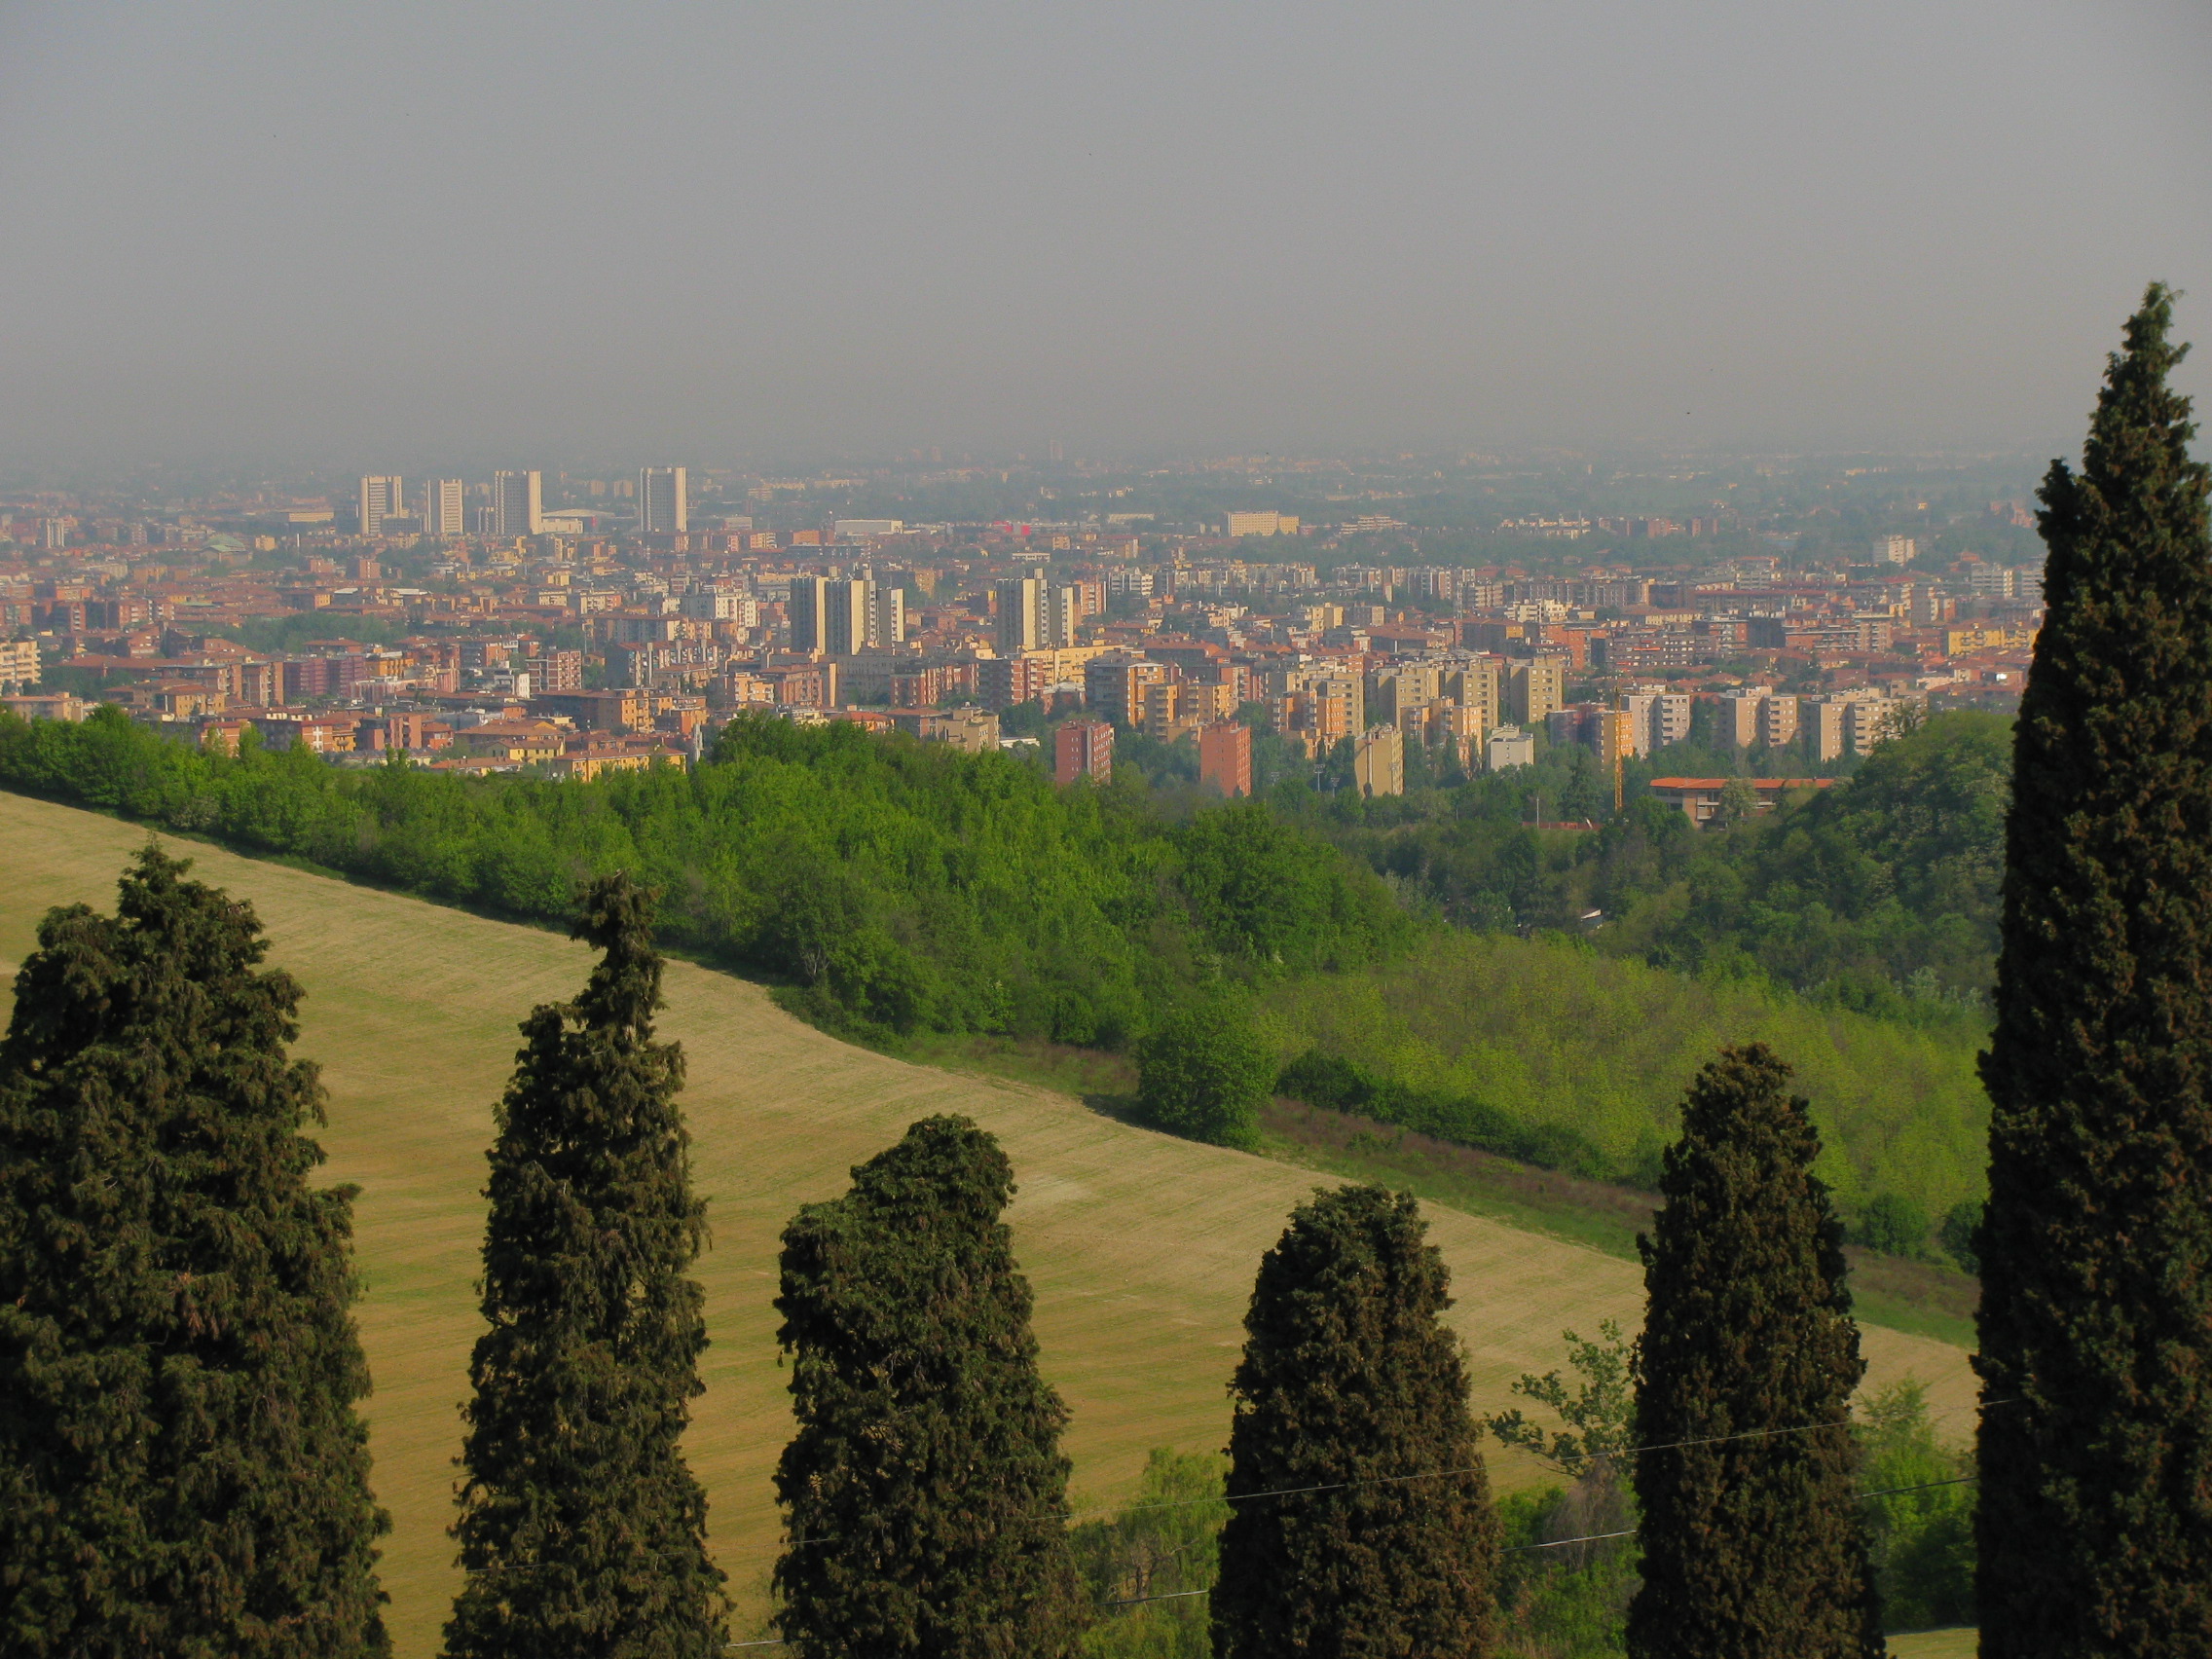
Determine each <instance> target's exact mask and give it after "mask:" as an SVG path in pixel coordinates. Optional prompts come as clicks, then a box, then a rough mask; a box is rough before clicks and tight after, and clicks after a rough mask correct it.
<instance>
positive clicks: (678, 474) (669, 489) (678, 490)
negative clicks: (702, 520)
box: [638, 466, 691, 535]
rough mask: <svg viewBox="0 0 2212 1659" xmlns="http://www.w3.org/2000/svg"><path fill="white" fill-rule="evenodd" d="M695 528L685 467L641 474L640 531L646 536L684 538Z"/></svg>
mask: <svg viewBox="0 0 2212 1659" xmlns="http://www.w3.org/2000/svg"><path fill="white" fill-rule="evenodd" d="M690 528H691V501H690V497H689V491H688V489H687V487H686V485H685V482H684V469H683V468H682V467H681V466H645V467H640V468H639V470H638V529H639V531H640V532H642V533H643V534H644V535H672V534H673V535H681V534H682V533H683V532H684V531H686V530H689V529H690Z"/></svg>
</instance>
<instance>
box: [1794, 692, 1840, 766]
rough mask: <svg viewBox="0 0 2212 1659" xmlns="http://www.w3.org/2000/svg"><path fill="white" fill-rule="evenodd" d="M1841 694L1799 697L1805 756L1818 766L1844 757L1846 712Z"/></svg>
mask: <svg viewBox="0 0 2212 1659" xmlns="http://www.w3.org/2000/svg"><path fill="white" fill-rule="evenodd" d="M1850 706H1851V705H1850V704H1849V703H1847V702H1846V701H1845V700H1844V699H1842V698H1840V697H1800V698H1798V699H1797V730H1798V734H1799V735H1800V736H1802V737H1803V738H1804V740H1805V758H1806V759H1808V760H1810V761H1812V762H1813V764H1814V765H1816V766H1818V765H1822V764H1825V762H1827V761H1830V760H1840V759H1841V758H1843V739H1844V721H1845V718H1846V716H1845V711H1846V710H1847V709H1849V708H1850Z"/></svg>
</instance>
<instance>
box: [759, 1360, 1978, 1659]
mask: <svg viewBox="0 0 2212 1659" xmlns="http://www.w3.org/2000/svg"><path fill="white" fill-rule="evenodd" d="M1991 1404H1993V1405H2010V1404H2012V1402H2011V1401H2009V1400H1997V1401H1992V1402H1991ZM1816 1426H1821V1425H1816ZM1685 1444H1689V1445H1701V1444H1706V1443H1705V1442H1699V1441H1690V1442H1685ZM1402 1478H1404V1479H1407V1480H1418V1479H1420V1478H1421V1477H1419V1476H1418V1475H1408V1476H1404V1477H1402ZM1980 1478H1981V1477H1980V1476H1979V1475H1960V1476H1958V1477H1957V1478H1956V1479H1954V1480H1947V1481H1923V1482H1921V1483H1920V1484H1919V1485H1918V1486H1901V1487H1879V1488H1877V1489H1875V1490H1874V1491H1873V1492H1862V1493H1860V1494H1859V1500H1860V1501H1861V1502H1862V1503H1863V1502H1865V1501H1866V1500H1867V1499H1868V1498H1875V1497H1896V1496H1897V1495H1898V1494H1899V1493H1907V1492H1934V1491H1935V1490H1936V1489H1937V1488H1938V1487H1955V1486H1970V1485H1972V1483H1973V1482H1975V1481H1977V1480H1979V1479H1980ZM1297 1490H1299V1491H1314V1492H1327V1491H1330V1490H1333V1489H1330V1488H1327V1487H1314V1488H1299V1489H1297ZM1251 1495H1252V1496H1254V1497H1259V1496H1262V1495H1265V1494H1263V1493H1252V1494H1251ZM1132 1507H1135V1508H1147V1507H1149V1508H1160V1507H1162V1506H1161V1505H1159V1504H1152V1505H1142V1504H1139V1505H1132ZM1635 1536H1636V1529H1635V1528H1634V1527H1631V1528H1629V1529H1627V1530H1625V1531H1619V1532H1588V1533H1585V1534H1584V1535H1583V1536H1581V1537H1579V1538H1551V1539H1548V1540H1546V1541H1545V1542H1543V1543H1540V1544H1512V1545H1509V1546H1508V1547H1506V1548H1505V1549H1502V1550H1500V1551H1498V1554H1500V1555H1525V1554H1527V1553H1528V1552H1529V1551H1530V1550H1557V1549H1565V1548H1566V1547H1567V1545H1568V1544H1602V1543H1604V1542H1605V1541H1606V1540H1607V1539H1610V1538H1633V1537H1635ZM1212 1594H1213V1588H1212V1586H1210V1585H1209V1586H1207V1587H1206V1588H1205V1589H1203V1590H1176V1591H1172V1592H1170V1593H1169V1594H1167V1595H1165V1596H1128V1597H1124V1598H1123V1599H1122V1600H1120V1601H1114V1602H1108V1603H1107V1604H1106V1605H1108V1606H1109V1607H1142V1606H1146V1605H1148V1604H1151V1603H1154V1602H1187V1601H1189V1600H1190V1599H1191V1598H1192V1597H1193V1596H1210V1595H1212ZM727 1645H729V1646H731V1647H783V1646H787V1645H788V1643H787V1642H786V1641H782V1640H780V1639H779V1640H775V1641H732V1642H730V1643H728V1644H727Z"/></svg>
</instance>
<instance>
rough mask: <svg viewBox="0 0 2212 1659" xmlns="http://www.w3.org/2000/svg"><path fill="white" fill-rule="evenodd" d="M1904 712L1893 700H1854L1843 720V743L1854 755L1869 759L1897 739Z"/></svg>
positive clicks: (1902, 706) (1875, 698)
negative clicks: (1879, 749)
mask: <svg viewBox="0 0 2212 1659" xmlns="http://www.w3.org/2000/svg"><path fill="white" fill-rule="evenodd" d="M1903 708H1904V705H1903V704H1902V702H1901V701H1900V700H1899V699H1897V698H1894V697H1857V698H1853V699H1852V700H1851V702H1850V704H1849V706H1848V707H1847V708H1846V709H1845V710H1844V716H1843V739H1844V742H1845V743H1846V744H1848V745H1849V746H1850V749H1851V753H1852V754H1854V755H1869V754H1871V753H1873V751H1874V750H1875V749H1877V748H1878V747H1880V746H1881V745H1882V744H1883V743H1885V742H1887V741H1888V740H1889V739H1890V738H1892V737H1894V736H1896V735H1897V730H1898V717H1899V715H1900V714H1901V713H1902V712H1903Z"/></svg>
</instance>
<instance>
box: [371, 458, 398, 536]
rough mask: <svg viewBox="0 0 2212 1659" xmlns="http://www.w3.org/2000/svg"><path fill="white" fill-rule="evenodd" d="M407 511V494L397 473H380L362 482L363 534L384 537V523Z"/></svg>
mask: <svg viewBox="0 0 2212 1659" xmlns="http://www.w3.org/2000/svg"><path fill="white" fill-rule="evenodd" d="M406 511H407V492H406V490H405V489H404V488H403V487H402V486H401V484H400V482H399V475H398V474H397V473H380V474H378V475H376V476H373V477H368V476H365V477H363V478H362V480H361V534H362V535H383V534H384V521H385V520H386V519H387V518H398V517H400V516H401V515H402V514H404V513H405V512H406Z"/></svg>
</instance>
